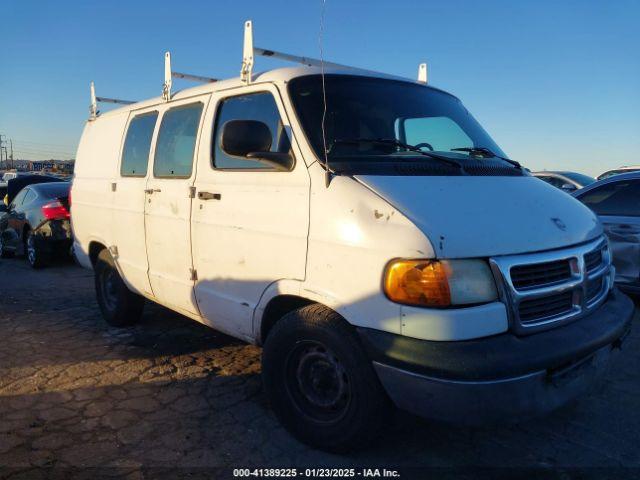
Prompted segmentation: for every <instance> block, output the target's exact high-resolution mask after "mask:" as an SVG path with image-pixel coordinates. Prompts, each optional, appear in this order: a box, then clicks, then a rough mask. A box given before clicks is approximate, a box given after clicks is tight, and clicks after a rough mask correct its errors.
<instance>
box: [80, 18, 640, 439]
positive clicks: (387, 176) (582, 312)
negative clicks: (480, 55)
mask: <svg viewBox="0 0 640 480" xmlns="http://www.w3.org/2000/svg"><path fill="white" fill-rule="evenodd" d="M246 28H247V30H246V32H245V34H246V39H245V57H244V63H243V67H242V74H241V76H240V78H235V79H230V80H224V81H215V82H213V81H207V79H202V78H200V77H195V76H189V75H185V74H176V73H175V72H173V73H172V72H171V67H170V63H168V64H167V75H166V81H165V88H164V91H163V96H162V97H158V98H154V99H151V100H147V101H142V102H138V103H133V104H130V105H126V106H124V107H122V108H117V109H114V110H111V111H109V112H107V113H103V114H99V113H98V112H97V106H96V103H95V101H99V100H101V99H100V98H95V97H94V102H93V103H92V116H91V118H90V120H89V121H88V122H87V124H86V126H85V128H84V132H83V135H82V140H81V142H80V146H79V149H78V154H77V161H76V170H75V179H74V182H73V189H72V199H73V202H72V221H73V228H74V233H75V253H76V256H77V257H78V259H79V261H80V263H81V264H82V265H83V266H85V267H87V268H92V269H93V270H94V271H95V285H96V291H97V298H98V302H99V304H100V308H101V310H102V313H103V315H104V317H105V319H106V320H107V322H109V324H111V325H117V326H120V325H129V324H131V323H133V322H135V321H136V320H137V319H138V318H139V317H140V315H141V312H142V308H143V303H144V300H145V299H147V300H150V301H153V302H157V303H159V304H162V305H165V306H166V307H168V308H170V309H172V310H175V311H176V312H180V313H182V314H184V315H186V316H188V317H191V318H193V319H194V320H196V321H198V322H201V323H203V324H206V325H209V326H211V327H212V328H215V329H217V330H220V331H222V332H225V333H227V334H229V335H232V336H234V337H237V338H240V339H242V340H245V341H247V342H252V343H255V344H259V345H262V346H263V347H264V351H263V352H264V353H263V371H262V375H263V378H264V385H265V391H266V394H267V396H268V398H269V400H270V403H271V405H272V407H273V410H274V411H275V414H276V415H277V417H278V418H279V419H280V420H281V422H282V423H283V424H284V425H285V426H286V428H287V429H288V430H289V431H291V432H292V433H293V434H294V435H295V436H296V437H298V438H299V439H301V440H302V441H304V442H307V443H309V444H311V445H314V446H316V447H319V448H323V449H329V450H335V451H343V450H346V449H349V448H354V447H358V446H361V445H363V444H364V443H365V441H366V440H367V439H369V438H371V436H372V434H373V433H375V432H376V431H377V430H378V429H379V428H380V425H381V424H382V423H383V422H384V421H385V419H386V418H388V409H389V408H390V407H391V406H392V405H394V404H395V405H396V406H398V407H400V408H402V409H405V410H408V411H410V412H413V413H416V414H419V415H422V416H425V417H430V418H436V419H439V420H446V421H455V422H464V423H468V424H476V423H483V422H486V421H509V420H514V419H515V420H519V419H522V418H526V417H528V416H531V415H536V414H540V413H543V412H547V411H550V410H552V409H554V408H557V407H559V406H561V405H563V404H565V403H567V402H568V401H570V400H572V399H574V398H575V397H577V396H579V395H581V394H583V393H584V392H585V391H587V390H588V389H589V387H590V386H592V385H593V384H594V383H595V381H596V380H597V379H598V378H599V377H600V376H601V375H602V373H603V372H604V371H605V367H606V365H607V363H608V360H609V357H610V353H611V352H612V350H613V349H614V348H615V347H617V346H619V345H620V343H621V341H622V339H623V338H624V336H625V334H626V332H627V331H628V329H629V327H630V321H631V316H632V312H633V306H632V302H631V301H630V300H629V299H628V298H627V297H625V296H624V295H622V294H621V293H620V292H618V291H617V290H616V289H614V287H613V281H612V279H613V274H614V272H613V269H612V267H611V255H610V250H609V246H608V243H607V240H606V238H605V236H604V235H603V230H602V226H601V225H600V222H599V221H598V220H597V218H596V217H595V216H594V214H593V213H591V211H590V210H589V209H588V208H586V207H585V206H583V205H582V204H581V203H580V202H578V201H577V200H575V199H573V198H571V197H570V196H568V195H566V194H565V193H563V192H561V191H560V190H558V189H556V188H554V187H552V186H550V185H548V184H546V183H544V182H540V181H538V180H537V179H536V178H534V177H532V176H530V175H529V174H528V173H527V171H526V170H525V169H524V168H522V167H521V166H520V165H519V164H518V163H516V162H514V161H512V160H509V159H507V157H506V155H505V153H503V152H502V151H501V150H500V148H499V147H498V146H497V145H496V144H495V143H494V141H493V140H492V139H491V138H490V137H489V135H488V134H487V133H486V132H485V131H484V130H483V129H482V127H481V126H480V125H479V124H478V123H477V122H476V120H474V118H473V117H472V116H471V115H470V113H469V112H468V111H467V110H466V109H465V107H464V106H463V105H462V103H461V102H460V100H458V99H457V98H456V97H454V96H453V95H450V94H449V93H446V92H443V91H441V90H438V89H436V88H432V87H430V86H428V85H427V84H426V71H425V69H424V67H423V68H422V69H421V75H420V78H419V80H418V81H414V80H409V79H404V78H396V77H391V76H387V75H383V74H378V73H372V72H368V71H362V70H357V69H353V68H346V67H341V66H337V65H334V64H327V63H324V62H319V61H317V60H313V59H308V58H300V59H298V58H297V57H293V56H290V55H284V54H279V53H277V52H273V51H268V50H261V49H257V48H253V46H252V41H251V31H250V24H248V25H247V26H246ZM258 54H261V55H268V56H280V57H281V58H285V59H289V60H299V62H300V63H302V64H303V66H300V67H296V68H285V69H278V70H274V71H270V72H267V73H261V74H253V73H252V65H253V55H258ZM318 65H320V66H318ZM172 75H173V76H182V78H200V79H201V80H203V81H205V82H206V83H205V84H203V85H201V86H197V87H195V88H190V89H187V90H183V91H181V92H178V93H172V92H171V77H172ZM103 100H108V99H103Z"/></svg>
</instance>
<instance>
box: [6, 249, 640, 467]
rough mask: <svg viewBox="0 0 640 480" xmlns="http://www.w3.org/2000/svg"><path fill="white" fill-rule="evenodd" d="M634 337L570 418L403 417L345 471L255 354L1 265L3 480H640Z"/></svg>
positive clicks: (64, 273) (16, 263)
mask: <svg viewBox="0 0 640 480" xmlns="http://www.w3.org/2000/svg"><path fill="white" fill-rule="evenodd" d="M634 323H635V324H636V325H635V327H636V328H634V330H633V331H632V334H631V336H630V338H629V339H628V341H627V342H626V344H625V348H624V350H623V351H622V352H621V353H620V354H619V355H618V356H617V358H616V360H615V362H614V365H613V368H612V371H611V374H610V375H609V377H608V378H607V381H606V382H605V384H604V385H603V386H602V388H600V389H599V390H598V391H595V392H593V393H592V394H591V395H590V396H588V397H585V398H583V399H582V400H581V401H580V402H579V403H578V404H577V405H573V406H571V407H568V408H566V409H564V410H561V411H559V412H557V413H555V414H553V415H552V416H550V417H547V418H545V419H542V420H537V421H532V422H528V423H524V424H519V425H511V426H505V427H500V428H496V427H494V428H484V429H468V428H456V427H451V426H447V425H439V424H434V423H429V422H426V421H422V420H420V419H417V418H415V417H412V416H410V415H408V414H403V413H397V414H396V416H395V417H394V419H393V421H392V422H391V425H390V427H389V429H388V431H387V432H386V433H385V434H384V435H383V437H382V438H380V439H379V440H378V441H377V442H376V443H374V445H372V446H371V447H370V448H369V449H367V450H366V451H363V452H358V453H355V454H351V455H348V456H336V455H330V454H326V453H323V452H319V451H314V450H312V449H310V448H308V447H306V446H304V445H301V444H299V443H298V442H296V441H295V440H294V439H292V438H291V437H290V436H289V435H288V434H287V433H286V432H285V431H284V430H283V429H282V428H281V427H280V426H279V424H278V422H277V421H276V420H275V418H274V417H273V415H272V413H271V412H270V410H269V408H268V406H267V404H266V400H265V397H264V394H263V391H262V388H261V383H260V349H259V348H257V347H254V346H250V345H246V344H243V343H241V342H239V341H237V340H234V339H232V338H230V337H227V336H225V335H222V334H219V333H217V332H215V331H213V330H210V329H208V328H206V327H204V326H202V325H199V324H198V323H196V322H193V321H191V320H188V319H186V318H184V317H182V316H180V315H178V314H176V313H173V312H171V311H169V310H166V309H164V308H161V307H159V306H156V305H150V304H148V305H147V307H146V308H145V314H144V318H143V320H142V321H141V322H140V323H139V324H138V325H136V326H135V327H130V328H126V329H114V328H110V327H108V326H107V325H106V324H105V323H104V322H103V321H102V318H101V316H100V312H99V309H98V307H97V304H96V302H95V298H94V291H93V277H92V274H91V272H89V271H86V270H82V269H80V268H78V267H76V266H73V265H70V264H59V265H56V266H54V267H50V268H48V269H45V270H42V271H33V270H31V269H30V268H29V267H28V266H27V265H26V262H24V260H22V259H11V260H0V338H1V339H2V342H1V343H0V477H10V478H18V477H24V478H31V477H37V476H46V475H49V476H55V475H56V474H58V475H59V476H60V478H65V477H67V476H69V475H70V473H71V472H74V475H78V476H83V475H84V476H86V477H93V478H95V477H96V476H97V475H99V474H105V475H106V474H113V475H117V476H127V477H129V478H143V477H147V478H148V477H153V476H155V477H163V478H164V477H167V476H189V478H191V475H197V474H198V473H201V474H206V476H209V475H211V476H215V475H214V474H215V473H220V474H223V473H224V474H225V475H229V476H230V475H231V474H232V470H231V469H233V468H237V467H263V468H265V467H293V466H297V467H327V466H341V467H350V466H356V467H362V466H365V467H366V466H385V467H388V468H400V469H402V468H407V467H429V468H431V469H434V468H435V469H437V468H442V469H441V470H435V471H438V472H440V475H438V477H440V478H442V475H443V474H445V473H447V472H451V471H456V472H461V471H462V472H464V471H466V470H464V469H466V468H471V467H473V468H483V467H519V468H531V467H535V468H569V469H570V468H576V467H577V468H580V469H583V470H581V471H584V472H598V476H600V475H601V474H602V475H603V474H604V473H605V472H616V476H617V475H618V474H621V473H622V472H625V473H626V474H630V473H637V474H640V469H639V468H638V467H640V447H639V445H640V369H639V367H640V361H639V359H640V353H639V352H640V348H639V347H640V336H639V334H638V328H637V323H638V316H637V314H636V318H635V319H634ZM43 467H46V468H44V469H43ZM598 467H599V468H601V469H598ZM220 468H222V469H223V470H220ZM451 469H463V470H451ZM480 471H482V470H480ZM505 471H506V470H505ZM407 472H416V470H407Z"/></svg>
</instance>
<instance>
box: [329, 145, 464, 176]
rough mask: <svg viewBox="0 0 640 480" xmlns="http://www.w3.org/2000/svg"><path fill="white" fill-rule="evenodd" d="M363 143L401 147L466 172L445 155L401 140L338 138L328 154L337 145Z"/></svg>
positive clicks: (459, 164)
mask: <svg viewBox="0 0 640 480" xmlns="http://www.w3.org/2000/svg"><path fill="white" fill-rule="evenodd" d="M361 143H371V144H374V145H376V144H377V145H390V146H395V147H399V148H404V149H405V150H407V151H409V152H415V153H418V154H420V155H423V156H425V157H429V158H433V159H436V160H440V161H441V162H443V163H447V164H449V165H452V166H454V167H456V168H459V169H460V170H464V167H463V166H462V164H461V163H459V162H457V161H455V160H453V159H451V158H447V157H445V156H443V155H438V154H436V153H431V152H425V151H424V150H422V149H420V148H419V147H416V146H414V145H409V144H408V143H404V142H401V141H400V140H396V139H395V138H336V139H334V140H333V142H331V146H330V147H329V149H328V152H327V153H331V150H333V147H334V146H336V145H359V144H361Z"/></svg>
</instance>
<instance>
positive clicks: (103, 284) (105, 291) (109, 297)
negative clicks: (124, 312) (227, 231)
mask: <svg viewBox="0 0 640 480" xmlns="http://www.w3.org/2000/svg"><path fill="white" fill-rule="evenodd" d="M116 282H117V278H116V272H115V270H113V269H112V268H108V269H106V270H105V271H104V272H103V273H102V275H101V279H100V290H101V292H102V299H103V300H104V304H105V307H107V310H109V311H110V312H113V311H114V310H115V309H116V307H117V302H118V288H117V283H116Z"/></svg>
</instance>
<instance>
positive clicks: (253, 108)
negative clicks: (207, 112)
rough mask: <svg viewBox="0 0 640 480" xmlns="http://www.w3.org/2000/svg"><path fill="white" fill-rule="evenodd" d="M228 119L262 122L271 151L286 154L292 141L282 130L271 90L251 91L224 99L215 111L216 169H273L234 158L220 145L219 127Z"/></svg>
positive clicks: (214, 156)
mask: <svg viewBox="0 0 640 480" xmlns="http://www.w3.org/2000/svg"><path fill="white" fill-rule="evenodd" d="M229 120H257V121H260V122H262V123H265V124H266V125H267V126H268V127H269V130H271V137H272V138H271V151H272V152H281V153H287V152H289V151H290V150H291V142H290V141H289V137H288V136H287V133H286V131H285V129H284V126H283V124H282V120H281V119H280V112H278V107H277V105H276V102H275V100H274V98H273V95H271V94H270V93H266V92H265V93H253V94H250V95H242V96H238V97H230V98H227V99H225V100H223V101H222V102H221V104H220V106H219V107H218V112H217V114H216V127H215V133H214V135H215V142H214V147H213V166H214V167H215V168H219V169H233V170H235V169H250V170H255V169H263V170H264V169H266V170H273V169H272V168H271V167H270V166H269V165H265V164H264V163H261V162H257V161H253V160H246V159H238V158H234V157H232V156H230V155H227V154H226V153H224V152H223V151H222V148H220V144H221V142H220V140H221V137H222V128H223V127H224V124H225V123H227V122H228V121H229Z"/></svg>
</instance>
